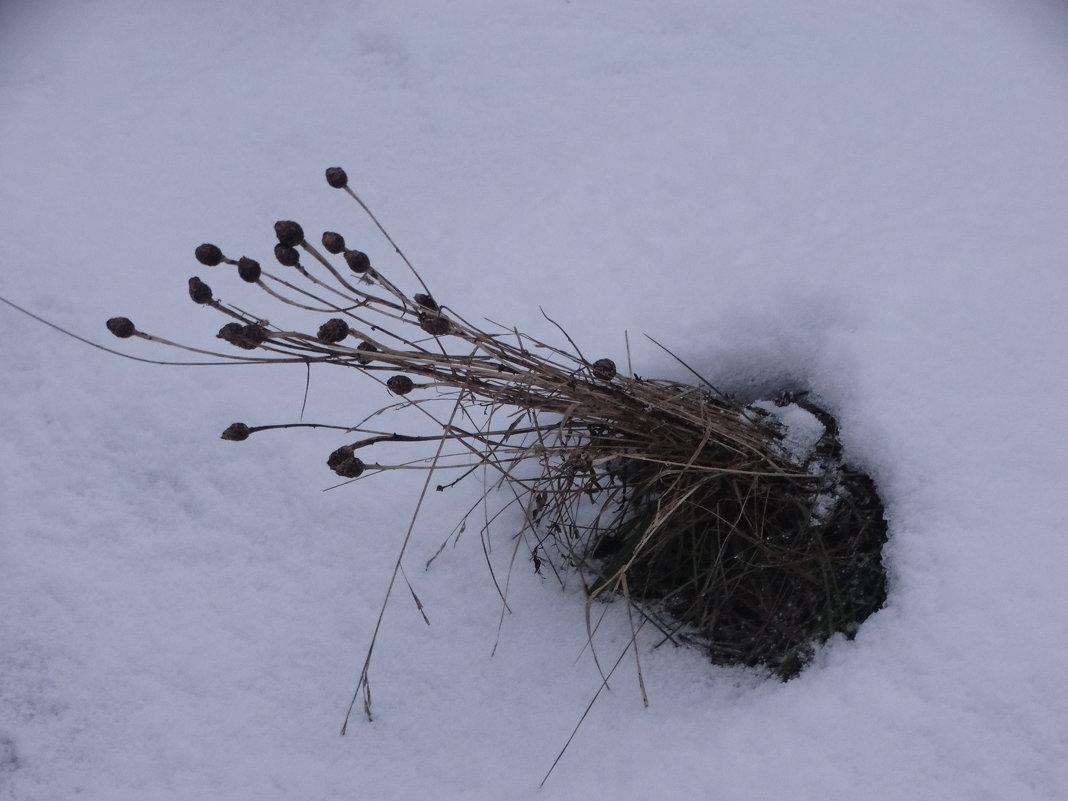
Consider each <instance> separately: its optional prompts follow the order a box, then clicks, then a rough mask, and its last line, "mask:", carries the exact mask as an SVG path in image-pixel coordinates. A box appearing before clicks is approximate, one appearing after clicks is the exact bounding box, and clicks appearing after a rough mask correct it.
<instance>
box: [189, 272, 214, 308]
mask: <svg viewBox="0 0 1068 801" xmlns="http://www.w3.org/2000/svg"><path fill="white" fill-rule="evenodd" d="M189 297H191V298H192V299H193V302H194V303H211V287H210V286H208V285H207V284H205V283H204V282H203V281H201V280H200V279H199V278H197V277H196V276H195V275H194V276H193V277H192V278H190V279H189Z"/></svg>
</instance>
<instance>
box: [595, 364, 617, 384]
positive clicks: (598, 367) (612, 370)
mask: <svg viewBox="0 0 1068 801" xmlns="http://www.w3.org/2000/svg"><path fill="white" fill-rule="evenodd" d="M593 374H594V376H596V377H597V378H600V379H601V380H602V381H611V380H612V379H613V378H615V377H616V363H615V362H614V361H612V360H611V359H598V360H597V361H595V362H594V363H593Z"/></svg>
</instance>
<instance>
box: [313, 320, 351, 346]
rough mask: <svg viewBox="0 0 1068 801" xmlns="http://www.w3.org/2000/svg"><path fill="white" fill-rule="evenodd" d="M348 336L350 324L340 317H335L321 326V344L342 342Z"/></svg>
mask: <svg viewBox="0 0 1068 801" xmlns="http://www.w3.org/2000/svg"><path fill="white" fill-rule="evenodd" d="M348 335H349V324H348V323H346V322H345V321H344V320H342V319H341V318H340V317H334V318H332V319H330V320H327V321H326V322H325V323H323V324H322V325H321V326H319V340H320V341H321V342H340V341H341V340H343V339H344V338H345V337H347V336H348Z"/></svg>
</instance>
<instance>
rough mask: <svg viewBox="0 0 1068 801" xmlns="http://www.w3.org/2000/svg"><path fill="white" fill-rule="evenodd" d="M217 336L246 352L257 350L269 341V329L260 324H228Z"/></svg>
mask: <svg viewBox="0 0 1068 801" xmlns="http://www.w3.org/2000/svg"><path fill="white" fill-rule="evenodd" d="M216 336H217V337H218V338H219V339H223V340H225V341H227V342H229V343H230V344H231V345H236V346H237V347H239V348H243V349H244V350H255V349H256V348H257V347H259V346H260V345H261V344H263V343H264V342H265V341H266V340H267V329H266V328H264V327H263V326H262V325H260V324H259V323H248V324H247V325H241V323H227V324H226V325H224V326H223V327H222V328H220V329H219V333H218V334H216Z"/></svg>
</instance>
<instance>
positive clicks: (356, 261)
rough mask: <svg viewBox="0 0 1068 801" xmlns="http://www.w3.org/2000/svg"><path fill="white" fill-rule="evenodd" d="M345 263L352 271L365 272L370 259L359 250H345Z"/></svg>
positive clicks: (369, 265)
mask: <svg viewBox="0 0 1068 801" xmlns="http://www.w3.org/2000/svg"><path fill="white" fill-rule="evenodd" d="M345 263H346V264H348V265H349V269H350V270H352V271H353V272H354V273H365V272H367V271H368V270H370V269H371V260H370V259H369V258H367V254H366V253H363V252H361V251H359V250H346V251H345Z"/></svg>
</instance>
